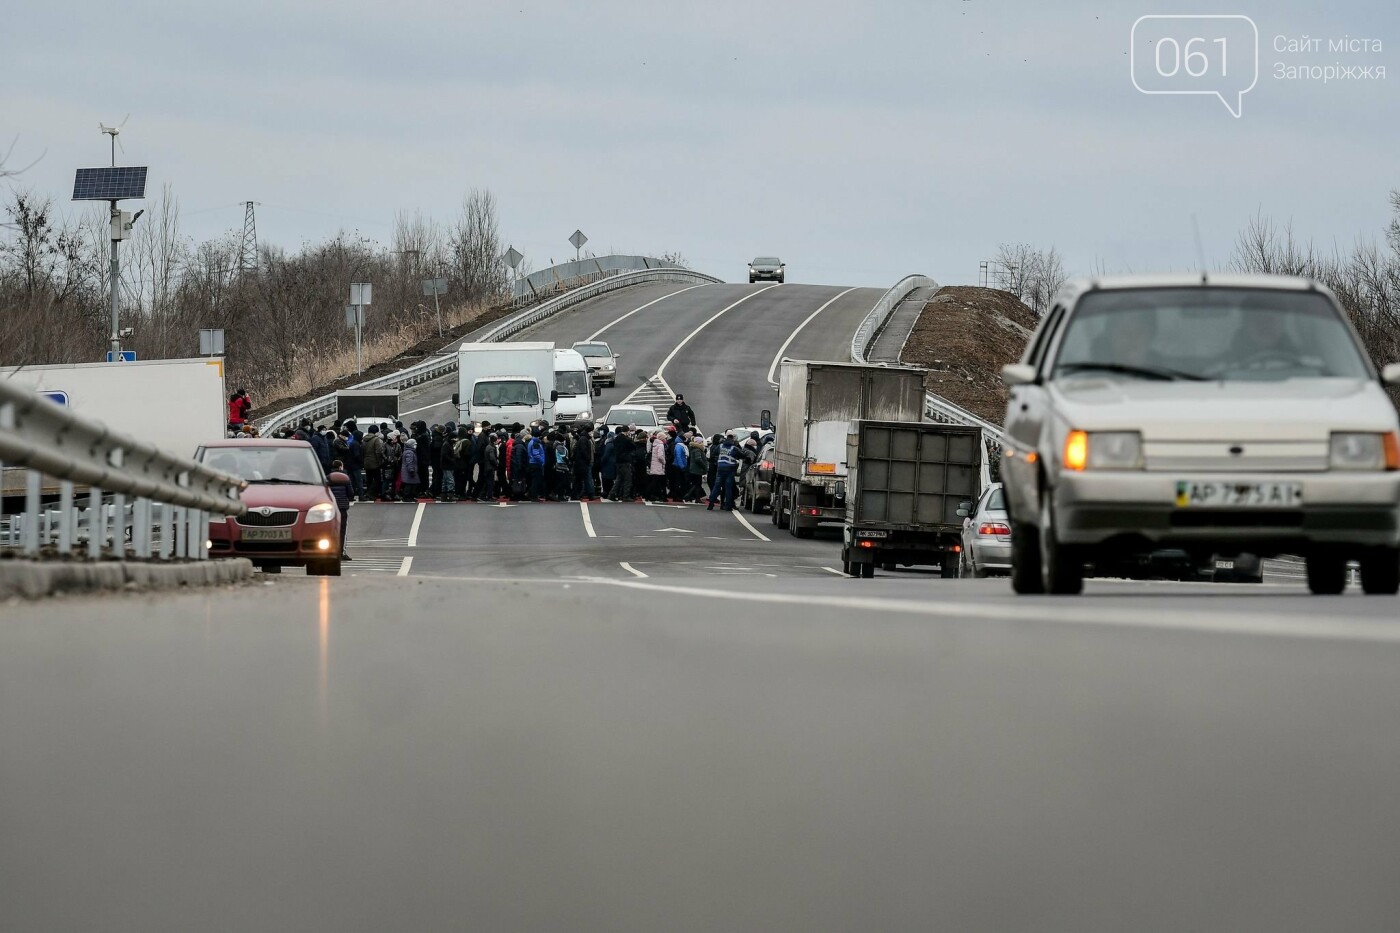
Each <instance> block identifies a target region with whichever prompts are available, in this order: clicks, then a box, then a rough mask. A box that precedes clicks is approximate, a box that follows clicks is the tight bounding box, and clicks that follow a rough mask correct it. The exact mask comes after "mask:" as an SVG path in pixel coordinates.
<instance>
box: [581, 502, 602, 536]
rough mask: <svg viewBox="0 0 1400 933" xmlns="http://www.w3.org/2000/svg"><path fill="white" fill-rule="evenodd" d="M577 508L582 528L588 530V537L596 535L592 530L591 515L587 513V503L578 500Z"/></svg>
mask: <svg viewBox="0 0 1400 933" xmlns="http://www.w3.org/2000/svg"><path fill="white" fill-rule="evenodd" d="M578 510H579V514H581V515H582V516H583V530H584V531H586V532H588V537H590V538H596V537H598V533H597V532H596V531H594V530H593V517H592V516H590V515H589V514H588V503H587V502H580V503H579V504H578Z"/></svg>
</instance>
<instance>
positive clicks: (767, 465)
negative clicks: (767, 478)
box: [758, 460, 773, 470]
mask: <svg viewBox="0 0 1400 933" xmlns="http://www.w3.org/2000/svg"><path fill="white" fill-rule="evenodd" d="M758 468H759V469H760V470H771V469H773V461H772V460H764V461H762V462H761V463H759V465H758Z"/></svg>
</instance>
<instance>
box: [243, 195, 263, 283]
mask: <svg viewBox="0 0 1400 933" xmlns="http://www.w3.org/2000/svg"><path fill="white" fill-rule="evenodd" d="M254 203H255V202H253V201H245V202H244V204H243V208H244V209H243V244H242V246H241V247H240V248H239V250H238V274H239V275H240V276H244V275H247V274H248V273H249V272H257V271H258V222H257V220H256V219H255V218H254V217H253V204H254Z"/></svg>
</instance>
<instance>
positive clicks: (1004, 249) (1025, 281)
mask: <svg viewBox="0 0 1400 933" xmlns="http://www.w3.org/2000/svg"><path fill="white" fill-rule="evenodd" d="M996 261H997V262H999V263H1001V265H1002V266H1003V267H1004V268H1005V270H1006V279H1005V281H1006V286H1005V287H1006V291H1009V292H1010V293H1011V294H1013V295H1015V296H1016V297H1017V298H1019V299H1021V301H1023V302H1025V304H1026V305H1027V306H1029V307H1030V308H1031V310H1033V311H1035V312H1036V313H1037V314H1044V313H1045V312H1046V311H1048V310H1050V305H1051V303H1052V302H1053V301H1054V300H1055V293H1056V292H1058V291H1059V290H1060V288H1061V286H1063V285H1064V284H1065V280H1066V279H1067V278H1068V276H1066V274H1065V268H1064V262H1063V260H1061V258H1060V254H1059V253H1058V252H1056V251H1055V248H1054V247H1053V246H1052V247H1050V248H1049V249H1047V250H1040V249H1036V248H1035V247H1033V246H1031V245H1030V244H1029V243H1002V244H1001V245H1000V246H998V247H997V255H996Z"/></svg>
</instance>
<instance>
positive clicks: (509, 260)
mask: <svg viewBox="0 0 1400 933" xmlns="http://www.w3.org/2000/svg"><path fill="white" fill-rule="evenodd" d="M524 258H525V254H524V253H522V252H520V250H518V249H516V248H515V247H514V246H512V247H511V248H510V249H508V250H506V255H505V260H506V265H508V266H510V267H511V268H512V269H514V268H515V267H516V266H518V265H520V260H522V259H524Z"/></svg>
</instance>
